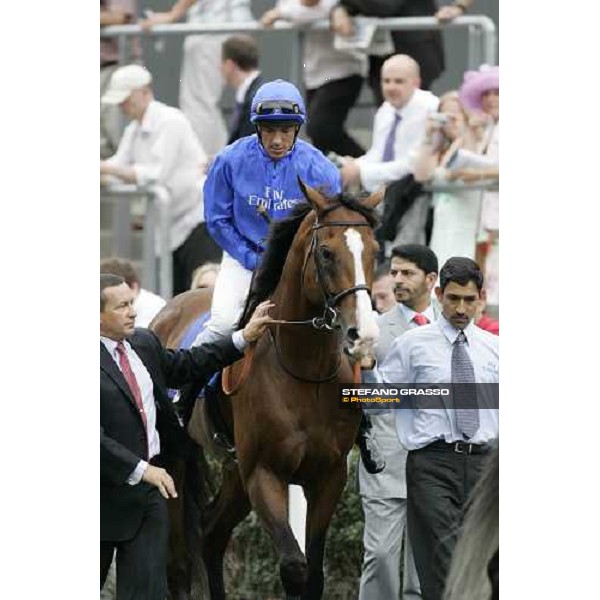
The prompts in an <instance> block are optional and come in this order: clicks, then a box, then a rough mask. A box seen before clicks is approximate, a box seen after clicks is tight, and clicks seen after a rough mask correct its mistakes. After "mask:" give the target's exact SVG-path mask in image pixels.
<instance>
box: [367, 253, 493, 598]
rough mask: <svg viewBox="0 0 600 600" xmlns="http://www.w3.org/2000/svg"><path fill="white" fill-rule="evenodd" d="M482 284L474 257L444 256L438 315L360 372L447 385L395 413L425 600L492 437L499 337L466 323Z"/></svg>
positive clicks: (441, 575) (440, 586)
mask: <svg viewBox="0 0 600 600" xmlns="http://www.w3.org/2000/svg"><path fill="white" fill-rule="evenodd" d="M482 287H483V275H482V273H481V271H480V269H479V267H478V266H477V264H476V263H475V262H474V261H473V260H471V259H469V258H462V257H454V258H451V259H449V260H448V261H447V262H446V263H445V265H444V266H443V267H442V270H441V271H440V287H438V288H436V295H437V298H438V300H439V302H440V303H441V305H442V316H441V317H440V318H439V319H438V321H436V322H435V323H432V324H430V325H424V326H422V327H418V328H416V329H413V330H411V331H408V332H406V333H405V334H404V335H402V336H401V337H399V338H397V339H396V340H395V341H394V343H393V344H392V347H391V349H390V352H389V353H388V355H387V357H386V358H385V359H384V361H383V363H382V364H381V365H380V366H379V367H378V369H376V370H375V371H369V370H366V371H364V373H363V377H364V381H368V382H374V381H379V382H384V383H395V384H397V385H400V384H403V383H408V384H425V385H430V386H436V385H446V386H447V385H448V384H453V387H452V399H451V400H444V399H445V398H446V396H438V397H437V398H439V399H440V400H438V402H441V406H440V405H439V404H436V405H435V406H436V407H435V408H431V406H427V407H424V406H423V404H421V400H417V401H415V402H413V403H412V404H409V405H408V406H403V405H402V404H401V405H400V408H398V409H397V410H395V411H394V415H395V424H396V431H397V434H398V438H399V440H400V442H401V444H402V445H403V446H404V447H405V448H407V449H408V451H409V452H408V459H407V462H406V483H407V498H408V505H407V512H408V516H407V518H408V533H409V536H410V540H411V544H412V547H413V552H414V557H415V564H416V567H417V571H418V574H419V580H420V582H421V592H422V597H423V599H424V600H441V598H442V595H443V591H444V584H445V579H446V575H447V572H448V567H449V564H450V559H451V556H452V552H453V549H454V545H455V543H456V536H457V531H458V528H459V526H460V522H461V518H462V514H463V509H464V507H465V505H466V502H467V500H468V498H469V494H470V492H471V490H472V489H473V487H474V485H475V483H476V481H477V479H478V477H479V474H480V472H481V469H482V467H483V464H484V461H485V456H486V454H487V453H488V452H489V442H491V441H492V440H494V439H495V438H497V437H498V408H497V384H498V380H499V377H498V359H499V350H498V337H497V336H494V335H492V334H491V333H488V332H486V331H483V330H482V329H480V328H479V327H477V326H476V325H475V324H474V323H473V317H474V315H475V312H476V309H477V305H478V302H479V300H480V298H481V290H482ZM481 384H487V385H481ZM367 410H368V411H370V409H367ZM377 412H381V411H377Z"/></svg>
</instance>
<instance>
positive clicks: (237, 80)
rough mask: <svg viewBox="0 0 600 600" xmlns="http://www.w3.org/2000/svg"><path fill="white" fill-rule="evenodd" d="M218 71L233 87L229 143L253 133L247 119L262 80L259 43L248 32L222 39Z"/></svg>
mask: <svg viewBox="0 0 600 600" xmlns="http://www.w3.org/2000/svg"><path fill="white" fill-rule="evenodd" d="M222 48H223V49H222V54H221V72H222V73H223V77H224V79H225V82H226V83H227V85H229V86H230V87H232V88H234V89H235V106H234V109H233V114H232V115H231V120H230V123H229V139H228V140H227V143H228V144H231V143H233V142H235V140H237V139H239V138H241V137H245V136H247V135H252V134H253V133H256V127H255V126H254V124H253V123H251V122H250V107H251V104H252V98H254V94H255V93H256V91H257V90H258V88H259V87H260V86H261V85H262V84H263V83H264V82H265V81H264V79H263V78H262V77H261V74H260V71H259V70H258V45H257V43H256V40H255V39H254V38H253V37H252V36H250V35H233V36H231V37H230V38H227V39H226V40H225V41H224V42H223V47H222Z"/></svg>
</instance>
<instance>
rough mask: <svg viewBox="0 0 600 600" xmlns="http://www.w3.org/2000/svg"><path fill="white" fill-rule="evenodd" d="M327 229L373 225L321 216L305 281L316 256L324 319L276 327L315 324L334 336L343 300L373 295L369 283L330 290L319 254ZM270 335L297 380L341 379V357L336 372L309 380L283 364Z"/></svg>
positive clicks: (271, 335)
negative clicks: (324, 219)
mask: <svg viewBox="0 0 600 600" xmlns="http://www.w3.org/2000/svg"><path fill="white" fill-rule="evenodd" d="M341 207H342V205H339V206H333V207H331V208H329V210H328V211H327V212H331V211H332V210H335V209H336V208H341ZM325 227H370V225H369V223H357V222H355V221H329V222H325V223H319V217H318V215H317V219H316V221H315V223H314V224H313V226H312V238H311V242H310V246H309V249H308V252H307V253H306V257H305V259H304V264H303V265H302V274H301V281H302V282H303V283H304V276H305V272H306V266H307V264H308V259H309V258H310V255H311V254H314V261H315V267H316V269H317V281H318V282H319V286H320V288H321V292H322V294H323V300H324V308H323V315H322V316H321V317H313V318H312V319H306V320H301V321H285V320H277V321H274V322H273V325H312V327H313V328H314V329H316V330H317V331H325V332H327V333H332V332H334V331H335V330H338V329H340V328H341V325H340V324H339V311H338V308H337V305H338V304H339V302H341V300H343V299H344V298H345V297H346V296H349V295H350V294H355V293H356V292H360V291H365V292H367V294H369V296H370V295H371V289H370V288H369V287H368V286H367V285H365V284H359V285H354V286H352V287H349V288H346V289H345V290H342V291H341V292H338V293H337V294H335V293H332V292H331V291H330V290H329V288H328V287H327V280H326V278H325V270H324V267H323V264H322V263H321V260H320V254H319V249H320V246H319V235H318V231H319V229H323V228H325ZM269 335H270V337H271V342H272V343H273V347H274V348H275V354H276V356H277V359H278V362H279V364H280V366H281V367H282V369H283V370H284V371H285V372H286V373H287V374H288V375H290V376H291V377H293V378H294V379H297V380H299V381H303V382H307V383H325V382H327V381H331V380H332V379H334V378H335V377H336V376H337V374H338V372H339V370H340V366H341V364H342V360H341V357H339V360H338V362H337V364H336V366H335V368H334V370H333V371H332V372H331V373H330V374H329V375H326V376H325V377H321V378H318V379H309V378H306V377H301V376H299V375H296V374H295V373H294V372H293V371H291V370H290V369H289V368H288V367H286V365H285V363H284V362H283V357H282V356H281V353H280V350H279V348H278V347H277V343H276V340H275V336H274V335H273V331H272V330H271V329H269Z"/></svg>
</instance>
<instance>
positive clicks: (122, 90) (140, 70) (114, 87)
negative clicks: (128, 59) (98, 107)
mask: <svg viewBox="0 0 600 600" xmlns="http://www.w3.org/2000/svg"><path fill="white" fill-rule="evenodd" d="M151 82H152V74H151V73H150V71H148V70H147V69H144V67H140V65H127V66H126V67H121V68H120V69H117V70H116V71H115V72H114V73H113V76H112V77H111V78H110V83H109V84H108V89H107V90H106V92H105V94H104V96H102V99H101V102H102V104H121V102H124V101H125V100H127V98H129V96H131V92H133V90H137V89H139V88H143V87H144V86H146V85H149V84H150V83H151Z"/></svg>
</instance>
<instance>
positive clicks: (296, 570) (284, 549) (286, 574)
mask: <svg viewBox="0 0 600 600" xmlns="http://www.w3.org/2000/svg"><path fill="white" fill-rule="evenodd" d="M246 488H247V490H248V495H249V496H250V499H251V501H252V506H253V507H254V509H255V510H256V513H257V515H258V517H259V518H260V520H261V521H262V523H263V525H264V526H265V528H266V530H267V532H268V533H269V535H270V536H271V539H272V540H273V542H274V544H275V547H276V549H277V553H278V555H279V573H280V576H281V582H282V584H283V589H284V590H285V593H286V595H287V597H288V598H290V599H291V598H300V595H301V594H302V592H303V591H304V585H305V582H306V558H305V557H304V554H302V551H301V550H300V546H298V542H297V541H296V538H295V537H294V534H293V532H292V529H291V527H290V524H289V521H288V484H287V482H284V481H282V480H281V479H279V478H278V477H277V476H276V475H275V474H274V473H272V472H271V471H269V470H267V469H265V468H264V467H261V466H259V467H256V468H255V469H254V471H253V472H252V474H251V475H250V476H249V477H248V479H247V481H246Z"/></svg>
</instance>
